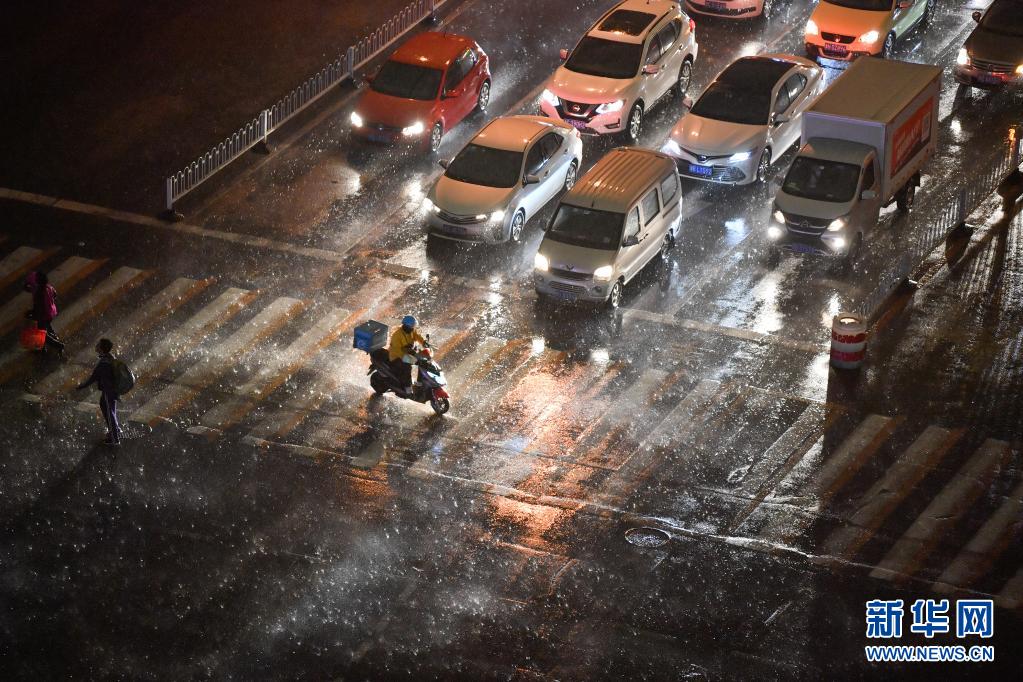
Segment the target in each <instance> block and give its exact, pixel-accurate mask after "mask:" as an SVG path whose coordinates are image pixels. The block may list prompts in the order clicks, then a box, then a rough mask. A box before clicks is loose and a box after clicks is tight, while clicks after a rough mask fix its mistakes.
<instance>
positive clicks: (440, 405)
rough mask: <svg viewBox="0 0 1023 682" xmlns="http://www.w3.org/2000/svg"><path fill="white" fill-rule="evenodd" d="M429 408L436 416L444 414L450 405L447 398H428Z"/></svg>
mask: <svg viewBox="0 0 1023 682" xmlns="http://www.w3.org/2000/svg"><path fill="white" fill-rule="evenodd" d="M430 407H432V408H433V411H434V412H436V413H437V414H444V413H445V412H447V411H448V409H449V408H450V407H451V403H450V402H448V399H447V398H430Z"/></svg>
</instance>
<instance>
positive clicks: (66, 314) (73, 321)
mask: <svg viewBox="0 0 1023 682" xmlns="http://www.w3.org/2000/svg"><path fill="white" fill-rule="evenodd" d="M150 274H152V273H151V272H150V271H144V270H136V269H135V268H126V267H125V268H118V269H117V270H115V271H114V272H113V274H111V275H110V276H109V277H107V278H106V279H105V280H103V281H102V282H100V283H99V284H98V285H97V286H95V287H93V288H92V289H91V290H90V291H89V292H88V293H87V294H86V295H85V296H83V297H82V298H79V299H78V300H76V301H75V302H74V303H72V304H71V305H69V306H68V307H66V308H64V310H62V311H61V313H60V315H59V316H58V317H57V318H56V319H55V320H54V321H53V328H54V331H55V332H57V335H58V336H65V335H70V334H74V333H75V332H76V331H78V329H80V328H81V326H82V325H83V324H85V322H86V321H87V320H88V319H89V318H91V317H93V316H94V315H98V314H99V313H101V312H103V311H104V310H105V309H106V308H108V307H109V306H111V305H113V304H114V302H115V301H116V300H117V299H118V298H120V297H121V296H122V295H123V294H124V293H126V292H127V291H130V290H131V289H133V288H134V287H136V286H138V285H139V284H141V283H142V281H143V280H145V279H146V277H148V276H149V275H150ZM23 357H24V353H23V352H22V351H21V348H20V347H18V346H17V345H15V347H14V348H13V349H11V350H10V351H8V352H7V353H6V354H5V355H4V356H3V357H0V381H6V380H7V379H8V378H9V377H10V374H11V372H12V371H14V370H15V368H16V366H18V365H19V364H21V362H20V360H21V359H22V358H23Z"/></svg>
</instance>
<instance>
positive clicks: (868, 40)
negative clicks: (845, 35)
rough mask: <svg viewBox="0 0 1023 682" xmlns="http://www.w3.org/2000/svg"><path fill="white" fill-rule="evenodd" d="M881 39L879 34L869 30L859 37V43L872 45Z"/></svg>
mask: <svg viewBox="0 0 1023 682" xmlns="http://www.w3.org/2000/svg"><path fill="white" fill-rule="evenodd" d="M880 37H881V34H880V33H878V32H877V31H874V30H870V31H867V32H866V33H864V34H863V35H861V36H860V42H861V43H863V44H864V45H873V44H874V43H876V42H877V39H878V38H880Z"/></svg>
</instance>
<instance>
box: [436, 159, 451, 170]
mask: <svg viewBox="0 0 1023 682" xmlns="http://www.w3.org/2000/svg"><path fill="white" fill-rule="evenodd" d="M437 163H439V164H440V167H441V168H443V169H445V170H447V167H448V166H450V165H451V162H450V161H448V160H447V159H441V160H440V161H438V162H437Z"/></svg>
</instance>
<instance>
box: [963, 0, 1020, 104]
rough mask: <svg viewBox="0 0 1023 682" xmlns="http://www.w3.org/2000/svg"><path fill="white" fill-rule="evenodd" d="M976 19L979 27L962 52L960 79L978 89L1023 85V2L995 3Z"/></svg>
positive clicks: (1005, 0) (1015, 0) (974, 30)
mask: <svg viewBox="0 0 1023 682" xmlns="http://www.w3.org/2000/svg"><path fill="white" fill-rule="evenodd" d="M973 18H974V20H975V21H976V22H977V27H976V28H975V29H973V33H971V34H970V37H969V38H967V39H966V42H965V43H964V44H963V46H962V47H961V48H960V49H959V56H958V57H957V58H956V68H955V77H956V80H957V81H959V82H960V83H962V84H963V85H970V86H973V87H977V88H1000V87H1002V86H1004V85H1007V84H1010V83H1014V84H1017V85H1018V84H1020V83H1023V0H995V1H994V2H992V3H991V6H990V7H988V8H987V9H986V10H985V11H983V12H979V11H978V12H974V13H973Z"/></svg>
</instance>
